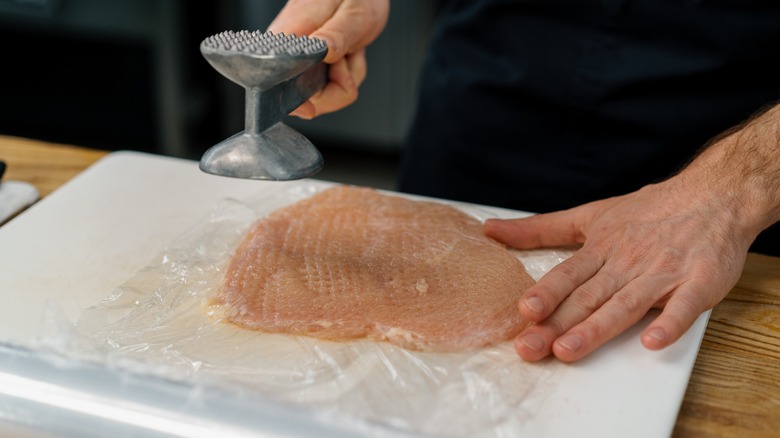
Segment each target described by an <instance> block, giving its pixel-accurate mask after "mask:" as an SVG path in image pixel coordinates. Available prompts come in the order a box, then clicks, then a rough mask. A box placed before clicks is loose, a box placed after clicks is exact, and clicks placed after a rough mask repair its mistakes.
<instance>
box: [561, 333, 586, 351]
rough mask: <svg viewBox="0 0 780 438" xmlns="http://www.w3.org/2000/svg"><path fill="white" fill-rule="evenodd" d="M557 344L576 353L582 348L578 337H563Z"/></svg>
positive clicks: (580, 339)
mask: <svg viewBox="0 0 780 438" xmlns="http://www.w3.org/2000/svg"><path fill="white" fill-rule="evenodd" d="M558 344H560V346H561V347H563V348H565V349H567V350H571V351H577V350H579V349H580V347H582V337H581V336H580V335H568V336H564V337H562V338H561V339H559V340H558Z"/></svg>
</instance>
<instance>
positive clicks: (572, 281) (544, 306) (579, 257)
mask: <svg viewBox="0 0 780 438" xmlns="http://www.w3.org/2000/svg"><path fill="white" fill-rule="evenodd" d="M603 266H604V257H603V256H602V255H600V254H599V253H594V252H590V251H588V250H580V251H578V252H577V253H575V254H574V255H573V256H572V257H571V258H569V259H568V260H565V261H563V262H562V263H560V264H559V265H558V266H556V267H554V268H553V269H551V270H550V272H548V273H547V274H545V275H544V276H543V277H542V278H541V279H539V281H538V282H537V283H536V284H535V285H533V286H531V287H530V288H528V290H526V291H525V293H524V294H523V296H522V298H520V302H519V304H518V309H519V310H520V314H521V315H522V316H523V318H525V319H527V320H529V321H533V322H539V321H541V320H543V319H545V318H547V317H548V316H550V315H551V314H552V313H553V312H554V311H555V309H556V308H557V307H558V305H559V304H560V303H561V302H563V301H564V300H565V299H566V298H567V297H568V296H569V295H571V294H572V292H574V290H575V289H577V288H579V287H581V286H580V285H585V283H586V282H587V281H588V280H590V279H591V278H592V277H593V276H594V275H596V273H597V272H598V271H599V270H600V269H601V268H602V267H603ZM605 277H606V278H605ZM605 280H606V281H605ZM613 283H614V279H612V278H610V277H609V276H604V275H601V280H600V281H599V280H596V281H594V282H591V284H590V285H589V286H588V288H590V289H593V288H599V287H600V288H607V287H609V286H612V289H610V290H617V289H616V288H615V287H616V286H615V285H614V284H613ZM620 286H622V285H620ZM586 290H587V289H586ZM586 293H587V292H586Z"/></svg>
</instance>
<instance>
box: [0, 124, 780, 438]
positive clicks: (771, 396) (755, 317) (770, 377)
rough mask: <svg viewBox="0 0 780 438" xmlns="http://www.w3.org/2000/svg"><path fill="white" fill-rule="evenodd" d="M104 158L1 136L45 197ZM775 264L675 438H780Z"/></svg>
mask: <svg viewBox="0 0 780 438" xmlns="http://www.w3.org/2000/svg"><path fill="white" fill-rule="evenodd" d="M107 153H108V152H106V151H99V150H94V149H88V148H83V147H77V146H69V145H59V144H51V143H44V142H40V141H36V140H29V139H23V138H15V137H5V136H0V160H3V161H5V162H6V163H7V164H8V169H7V171H6V175H5V177H4V179H8V180H11V179H13V180H20V181H27V182H30V183H32V184H33V185H35V186H36V187H37V189H38V191H39V192H40V194H41V196H42V197H44V196H46V195H48V194H49V193H51V192H52V191H54V190H56V189H57V187H59V186H61V185H62V184H64V183H65V182H66V181H68V180H69V179H70V178H72V177H73V176H75V175H77V174H78V173H80V172H81V171H82V170H84V169H86V168H87V167H89V166H90V165H91V164H93V163H94V162H95V161H97V160H98V159H100V158H101V157H103V156H105V155H106V154H107ZM778 412H780V258H777V257H768V256H764V255H760V254H752V253H751V254H748V258H747V263H746V264H745V268H744V270H743V272H742V277H741V278H740V280H739V282H738V283H737V285H736V286H735V287H734V289H733V290H732V291H731V293H729V295H728V296H727V297H726V298H725V299H724V300H723V301H722V302H721V303H720V304H718V305H717V306H716V307H715V308H714V309H713V312H712V316H711V317H710V321H709V324H708V326H707V330H706V333H705V335H704V340H703V342H702V346H701V350H700V351H699V355H698V358H697V360H696V364H695V365H694V368H693V373H692V375H691V379H690V382H689V384H688V388H687V391H686V394H685V398H684V400H683V403H682V407H681V408H680V412H679V415H678V418H677V423H676V426H675V429H674V433H673V436H675V437H698V436H702V437H705V436H706V437H733V436H740V437H743V436H778V434H780V415H779V414H778Z"/></svg>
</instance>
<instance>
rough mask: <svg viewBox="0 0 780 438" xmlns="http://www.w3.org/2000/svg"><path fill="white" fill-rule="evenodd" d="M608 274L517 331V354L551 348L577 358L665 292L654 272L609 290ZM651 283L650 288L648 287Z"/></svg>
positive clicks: (528, 356) (532, 355)
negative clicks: (653, 276) (654, 276)
mask: <svg viewBox="0 0 780 438" xmlns="http://www.w3.org/2000/svg"><path fill="white" fill-rule="evenodd" d="M611 277H613V276H611V275H599V276H597V277H594V280H592V281H590V282H588V283H586V284H584V285H583V286H581V287H580V288H578V289H577V290H575V291H574V292H573V293H572V294H571V297H570V298H568V299H567V300H566V301H565V302H564V303H563V304H561V306H560V307H559V308H558V309H557V310H556V311H555V312H554V313H553V315H552V316H551V317H550V318H548V319H545V320H544V321H543V322H541V323H538V324H536V325H534V326H531V327H530V328H528V329H526V330H525V331H524V332H523V333H521V334H520V335H519V336H518V338H517V339H516V341H515V348H516V350H517V353H518V354H519V355H520V357H522V358H523V359H525V360H528V361H536V360H540V359H542V358H544V357H546V356H548V355H549V354H551V353H552V354H554V355H555V357H557V358H558V359H559V360H561V361H564V362H573V361H577V360H580V359H582V358H583V357H585V356H587V355H589V354H590V353H592V352H593V351H595V350H596V349H598V348H599V347H601V346H602V345H604V344H605V343H606V342H608V341H609V340H611V339H612V338H614V337H615V336H617V335H618V334H620V333H622V332H623V331H624V330H626V329H628V328H629V327H631V326H632V325H634V324H636V322H637V321H639V320H640V319H641V318H642V317H643V316H644V315H645V313H647V311H648V310H649V309H650V308H651V307H652V306H653V304H654V303H655V302H656V301H657V300H658V299H659V296H660V295H665V294H667V293H668V292H669V291H665V290H662V289H657V286H658V284H657V281H656V280H655V279H653V278H643V277H638V278H636V279H634V280H632V281H629V282H628V283H627V284H625V285H621V286H620V287H618V292H617V293H615V294H614V295H613V294H612V293H611V292H610V291H612V290H615V289H614V288H613V287H614V286H615V285H616V283H615V280H614V278H611ZM596 279H598V280H596ZM617 284H619V283H617ZM654 288H656V289H655V290H656V292H655V293H654V294H648V293H646V291H647V290H653V289H654ZM699 313H701V312H699ZM696 315H697V316H698V313H697V314H696ZM694 319H695V318H694Z"/></svg>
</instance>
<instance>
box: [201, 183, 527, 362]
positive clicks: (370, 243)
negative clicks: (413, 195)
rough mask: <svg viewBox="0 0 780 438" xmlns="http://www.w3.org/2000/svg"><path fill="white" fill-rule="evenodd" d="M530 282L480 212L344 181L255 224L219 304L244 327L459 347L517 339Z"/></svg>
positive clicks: (418, 346)
mask: <svg viewBox="0 0 780 438" xmlns="http://www.w3.org/2000/svg"><path fill="white" fill-rule="evenodd" d="M532 284H533V280H532V279H531V278H530V277H529V276H528V274H527V273H526V272H525V268H524V267H523V265H522V263H520V261H519V260H517V258H515V257H514V256H513V255H512V254H511V253H510V252H509V251H507V249H506V248H504V247H503V246H502V245H501V244H499V243H497V242H496V241H494V240H492V239H490V238H488V237H486V236H485V235H484V234H483V232H482V224H481V223H480V222H479V221H478V220H476V219H475V218H473V217H471V216H469V215H467V214H465V213H463V212H461V211H459V210H457V209H455V208H453V207H450V206H447V205H443V204H438V203H433V202H420V201H412V200H408V199H405V198H401V197H396V196H389V195H383V194H380V193H378V192H376V191H374V190H372V189H368V188H357V187H349V186H339V187H335V188H331V189H328V190H326V191H323V192H321V193H319V194H317V195H314V196H312V197H311V198H308V199H305V200H303V201H300V202H298V203H296V204H293V205H291V206H289V207H286V208H283V209H280V210H277V211H275V212H273V213H271V214H270V215H268V216H267V217H265V218H263V219H262V220H260V221H259V222H257V223H256V224H255V225H254V226H253V227H252V229H251V230H250V231H249V233H248V234H247V235H246V237H245V238H244V240H243V241H242V243H241V244H240V246H239V247H238V249H237V251H236V253H235V255H234V258H233V259H232V261H231V262H230V265H229V267H228V269H227V272H226V275H225V279H224V284H223V285H222V288H221V290H220V293H219V295H218V297H217V298H216V300H215V304H216V305H218V306H219V307H220V309H221V310H220V313H221V314H222V315H224V317H225V318H226V319H227V320H229V321H231V322H233V323H235V324H237V325H239V326H242V327H245V328H249V329H257V330H263V331H269V332H284V333H293V334H298V335H309V336H315V337H318V338H324V339H330V340H346V339H354V338H368V339H371V340H383V341H389V342H391V343H393V344H396V345H399V346H402V347H405V348H409V349H415V350H426V351H457V350H464V349H471V348H476V347H482V346H488V345H493V344H496V343H498V342H501V341H504V340H507V339H510V338H512V337H514V336H515V335H516V334H517V333H518V332H519V331H520V330H521V329H522V328H523V327H524V326H525V323H524V321H523V320H522V319H521V318H520V315H519V313H518V310H517V301H518V299H519V297H520V295H521V294H522V293H523V291H524V290H526V289H527V288H528V287H529V286H531V285H532Z"/></svg>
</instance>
